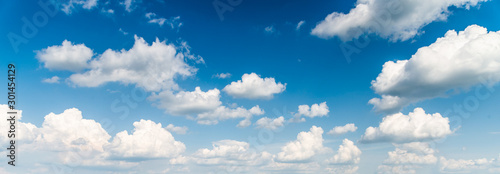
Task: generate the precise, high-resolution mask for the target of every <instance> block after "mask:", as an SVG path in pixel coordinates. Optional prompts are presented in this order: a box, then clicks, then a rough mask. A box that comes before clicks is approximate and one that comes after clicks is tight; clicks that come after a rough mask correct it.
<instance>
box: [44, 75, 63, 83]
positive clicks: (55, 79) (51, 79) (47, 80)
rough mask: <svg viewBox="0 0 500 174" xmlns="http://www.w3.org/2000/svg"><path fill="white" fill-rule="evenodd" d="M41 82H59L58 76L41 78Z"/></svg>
mask: <svg viewBox="0 0 500 174" xmlns="http://www.w3.org/2000/svg"><path fill="white" fill-rule="evenodd" d="M42 82H43V83H59V77H57V76H54V77H51V78H47V79H43V80H42Z"/></svg>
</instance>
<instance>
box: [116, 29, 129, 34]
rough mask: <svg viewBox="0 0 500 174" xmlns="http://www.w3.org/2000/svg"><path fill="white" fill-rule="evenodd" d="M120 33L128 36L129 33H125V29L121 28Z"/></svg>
mask: <svg viewBox="0 0 500 174" xmlns="http://www.w3.org/2000/svg"><path fill="white" fill-rule="evenodd" d="M118 31H120V33H122V34H123V35H128V32H126V31H123V29H122V28H120V29H119V30H118Z"/></svg>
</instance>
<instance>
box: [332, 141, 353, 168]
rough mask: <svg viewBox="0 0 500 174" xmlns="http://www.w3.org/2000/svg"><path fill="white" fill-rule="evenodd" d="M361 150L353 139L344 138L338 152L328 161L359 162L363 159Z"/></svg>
mask: <svg viewBox="0 0 500 174" xmlns="http://www.w3.org/2000/svg"><path fill="white" fill-rule="evenodd" d="M360 156H361V150H359V148H358V147H357V146H356V145H354V143H353V142H352V141H351V140H348V139H344V140H343V141H342V145H340V146H339V149H338V150H337V154H335V155H334V156H333V158H331V159H329V160H328V161H329V162H330V163H333V164H357V163H359V161H360V160H361V158H360Z"/></svg>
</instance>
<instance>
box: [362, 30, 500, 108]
mask: <svg viewBox="0 0 500 174" xmlns="http://www.w3.org/2000/svg"><path fill="white" fill-rule="evenodd" d="M498 45H500V32H488V31H487V29H486V28H483V27H480V26H477V25H471V26H468V27H467V28H466V29H465V30H464V31H460V32H458V33H457V32H456V31H454V30H450V31H448V32H447V33H446V34H445V36H444V37H441V38H438V39H437V40H436V42H434V43H433V44H431V45H429V46H427V47H422V48H420V49H418V51H417V52H416V53H415V54H414V55H413V56H412V57H411V58H410V59H409V60H399V61H396V62H393V61H389V62H386V63H385V64H384V66H383V69H382V72H381V73H380V74H379V75H378V77H377V78H376V80H374V81H372V89H373V90H375V92H376V93H377V94H379V95H381V98H373V99H371V100H370V101H369V103H370V104H373V105H374V109H375V110H377V111H382V112H386V113H394V112H397V111H399V110H401V109H402V108H403V107H405V106H407V105H408V104H410V103H414V102H417V101H421V100H425V99H430V98H435V97H442V96H446V95H447V93H449V92H450V91H452V90H455V91H459V90H467V89H468V88H470V87H471V86H474V85H478V84H483V85H486V86H490V85H492V84H494V83H497V82H498V81H500V68H498V67H500V59H499V57H500V47H498ZM485 90H486V89H485ZM455 93H457V92H455Z"/></svg>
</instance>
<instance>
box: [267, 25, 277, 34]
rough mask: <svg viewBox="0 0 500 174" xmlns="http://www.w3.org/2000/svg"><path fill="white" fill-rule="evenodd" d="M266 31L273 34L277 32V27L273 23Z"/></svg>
mask: <svg viewBox="0 0 500 174" xmlns="http://www.w3.org/2000/svg"><path fill="white" fill-rule="evenodd" d="M264 31H265V32H266V33H269V34H272V33H275V32H276V28H274V26H273V25H271V26H267V27H266V28H264Z"/></svg>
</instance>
